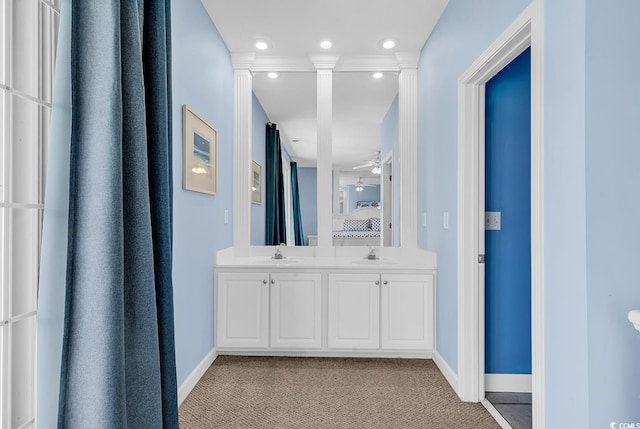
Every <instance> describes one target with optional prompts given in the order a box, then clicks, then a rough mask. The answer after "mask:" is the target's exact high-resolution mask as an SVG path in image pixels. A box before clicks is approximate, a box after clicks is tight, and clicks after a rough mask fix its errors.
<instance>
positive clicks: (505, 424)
mask: <svg viewBox="0 0 640 429" xmlns="http://www.w3.org/2000/svg"><path fill="white" fill-rule="evenodd" d="M480 403H481V404H482V405H483V406H484V407H485V408H486V409H487V411H489V414H491V417H493V419H494V420H495V421H496V423H498V424H499V425H500V427H501V428H502V429H513V428H512V427H511V425H510V424H509V422H508V421H507V420H506V419H505V418H504V417H502V414H500V412H499V411H498V410H496V407H494V406H493V404H492V403H491V402H489V401H487V399H486V398H485V399H483V400H482V401H480Z"/></svg>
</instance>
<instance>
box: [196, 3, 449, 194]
mask: <svg viewBox="0 0 640 429" xmlns="http://www.w3.org/2000/svg"><path fill="white" fill-rule="evenodd" d="M447 2H448V0H396V1H394V2H389V1H386V0H385V1H383V0H323V1H317V2H311V1H304V0H272V1H268V2H265V1H264V0H202V3H203V4H204V6H205V8H206V9H207V12H208V13H209V15H210V17H211V19H212V20H213V22H214V23H215V25H216V28H217V29H218V31H219V32H220V34H221V35H222V38H223V39H224V41H225V43H226V45H227V47H228V48H229V51H230V52H231V53H232V54H237V53H243V54H244V53H255V54H256V59H257V60H268V59H269V58H273V57H286V58H287V59H288V61H289V62H291V61H295V62H298V63H300V64H304V63H305V62H306V63H309V65H311V63H310V60H309V55H313V54H326V53H331V54H335V55H339V60H338V65H337V68H336V70H339V69H340V67H339V66H340V64H344V63H347V62H348V61H349V60H353V59H355V58H364V57H367V58H368V59H369V60H371V59H372V58H373V59H374V63H375V58H380V59H381V60H383V59H385V58H386V59H388V58H390V57H392V56H393V55H394V54H395V53H396V52H402V53H414V54H417V53H419V52H420V50H421V49H422V46H423V45H424V43H425V41H426V40H427V38H428V36H429V34H430V33H431V31H432V30H433V27H434V26H435V24H436V23H437V21H438V19H439V18H440V15H441V14H442V12H443V11H444V8H445V7H446V5H447ZM326 39H329V40H331V41H332V42H333V47H332V48H331V49H330V50H324V49H322V48H320V47H319V43H320V42H321V41H322V40H326ZM385 39H393V40H395V41H396V43H397V45H396V47H395V48H394V49H391V50H385V49H383V48H382V47H381V46H380V43H381V41H383V40H385ZM257 40H265V41H267V42H268V43H269V45H270V48H269V49H268V50H266V51H258V50H257V49H256V47H255V42H256V41H257ZM267 62H268V61H267ZM263 63H264V62H263ZM309 70H313V67H309ZM371 75H372V73H371V72H340V71H336V72H335V73H334V76H333V163H334V168H335V167H338V168H340V169H342V170H350V171H353V170H352V169H351V167H353V166H355V165H360V164H362V163H363V162H362V161H363V160H366V159H371V158H373V157H374V156H375V151H376V150H379V149H380V124H381V123H382V120H383V118H384V115H385V114H386V112H387V111H388V109H389V106H390V105H391V103H392V101H393V99H394V98H395V96H396V95H397V86H398V78H397V73H395V72H391V71H389V72H385V74H384V77H383V78H382V79H378V80H374V79H373V78H372V76H371ZM253 90H254V93H255V94H256V97H257V98H258V100H259V101H260V104H261V105H262V107H263V109H264V111H265V112H266V114H267V116H268V117H269V119H270V120H271V121H272V122H274V123H276V124H277V125H278V129H279V130H280V134H281V137H282V139H283V143H284V145H285V146H286V148H287V150H288V151H289V153H290V154H291V156H292V158H294V160H295V161H298V163H299V165H300V166H309V165H315V154H316V74H315V73H314V72H286V73H280V77H279V78H278V79H269V78H267V76H266V72H262V71H260V72H254V77H253ZM294 139H295V140H299V141H298V142H293V141H292V140H294ZM256 143H257V142H254V144H256ZM359 175H362V176H363V177H365V176H368V175H370V173H369V171H368V170H367V169H365V170H359V171H358V172H357V173H355V180H357V177H358V176H359ZM351 176H354V174H351ZM343 184H344V183H342V180H341V185H343Z"/></svg>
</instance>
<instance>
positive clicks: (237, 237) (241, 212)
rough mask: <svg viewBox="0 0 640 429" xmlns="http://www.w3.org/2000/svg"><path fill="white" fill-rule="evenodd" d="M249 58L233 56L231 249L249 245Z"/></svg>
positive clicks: (247, 56) (250, 56)
mask: <svg viewBox="0 0 640 429" xmlns="http://www.w3.org/2000/svg"><path fill="white" fill-rule="evenodd" d="M252 62H253V54H251V55H234V56H233V66H234V71H233V109H234V112H233V113H234V114H233V160H234V161H233V162H234V164H233V245H234V246H236V247H246V246H249V245H250V243H251V182H250V180H249V179H250V176H251V133H252V129H251V128H252V127H251V120H252V119H251V111H252V101H253V99H252V91H253V80H252V76H251V71H250V67H251V63H252Z"/></svg>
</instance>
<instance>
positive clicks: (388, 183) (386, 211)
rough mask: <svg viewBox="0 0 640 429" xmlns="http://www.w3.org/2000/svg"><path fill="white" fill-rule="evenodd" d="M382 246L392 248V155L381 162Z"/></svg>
mask: <svg viewBox="0 0 640 429" xmlns="http://www.w3.org/2000/svg"><path fill="white" fill-rule="evenodd" d="M380 176H381V177H380V179H381V181H382V195H381V201H382V245H383V246H393V183H392V181H393V153H389V155H387V156H386V157H384V159H383V160H382V174H381V175H380Z"/></svg>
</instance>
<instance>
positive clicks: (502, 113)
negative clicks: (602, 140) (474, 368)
mask: <svg viewBox="0 0 640 429" xmlns="http://www.w3.org/2000/svg"><path fill="white" fill-rule="evenodd" d="M484 98H485V101H484V106H485V127H484V129H485V145H484V154H483V153H480V154H479V160H480V164H481V168H480V169H481V170H482V166H484V172H485V174H484V189H485V192H484V201H479V204H480V205H479V211H480V212H481V213H482V211H484V212H485V224H484V228H480V237H479V243H480V253H481V254H484V255H485V264H484V278H482V277H480V278H479V283H480V287H481V288H482V287H483V283H484V296H485V299H484V307H485V311H484V314H485V317H484V318H485V323H484V327H485V336H484V338H485V347H484V353H485V359H484V361H485V365H484V366H485V367H484V374H485V375H484V378H485V392H487V393H486V397H487V399H488V400H489V402H490V403H491V404H492V405H493V406H494V407H495V408H496V409H497V411H498V412H499V413H500V414H502V415H503V417H504V418H505V419H506V420H507V421H508V422H509V424H510V425H511V426H512V427H513V428H514V429H529V428H531V48H527V49H526V50H525V51H524V52H522V53H521V54H520V55H519V56H518V57H516V58H515V59H514V60H513V61H511V62H510V63H509V64H507V65H506V66H505V67H504V68H503V69H502V70H500V71H499V72H498V73H497V74H496V75H495V76H494V77H492V78H491V79H490V80H489V81H488V82H487V83H486V84H485V97H484ZM480 151H481V152H482V149H480ZM483 161H484V162H483ZM482 164H484V165H482ZM480 197H481V198H482V197H483V196H482V195H480ZM489 392H491V393H489Z"/></svg>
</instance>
